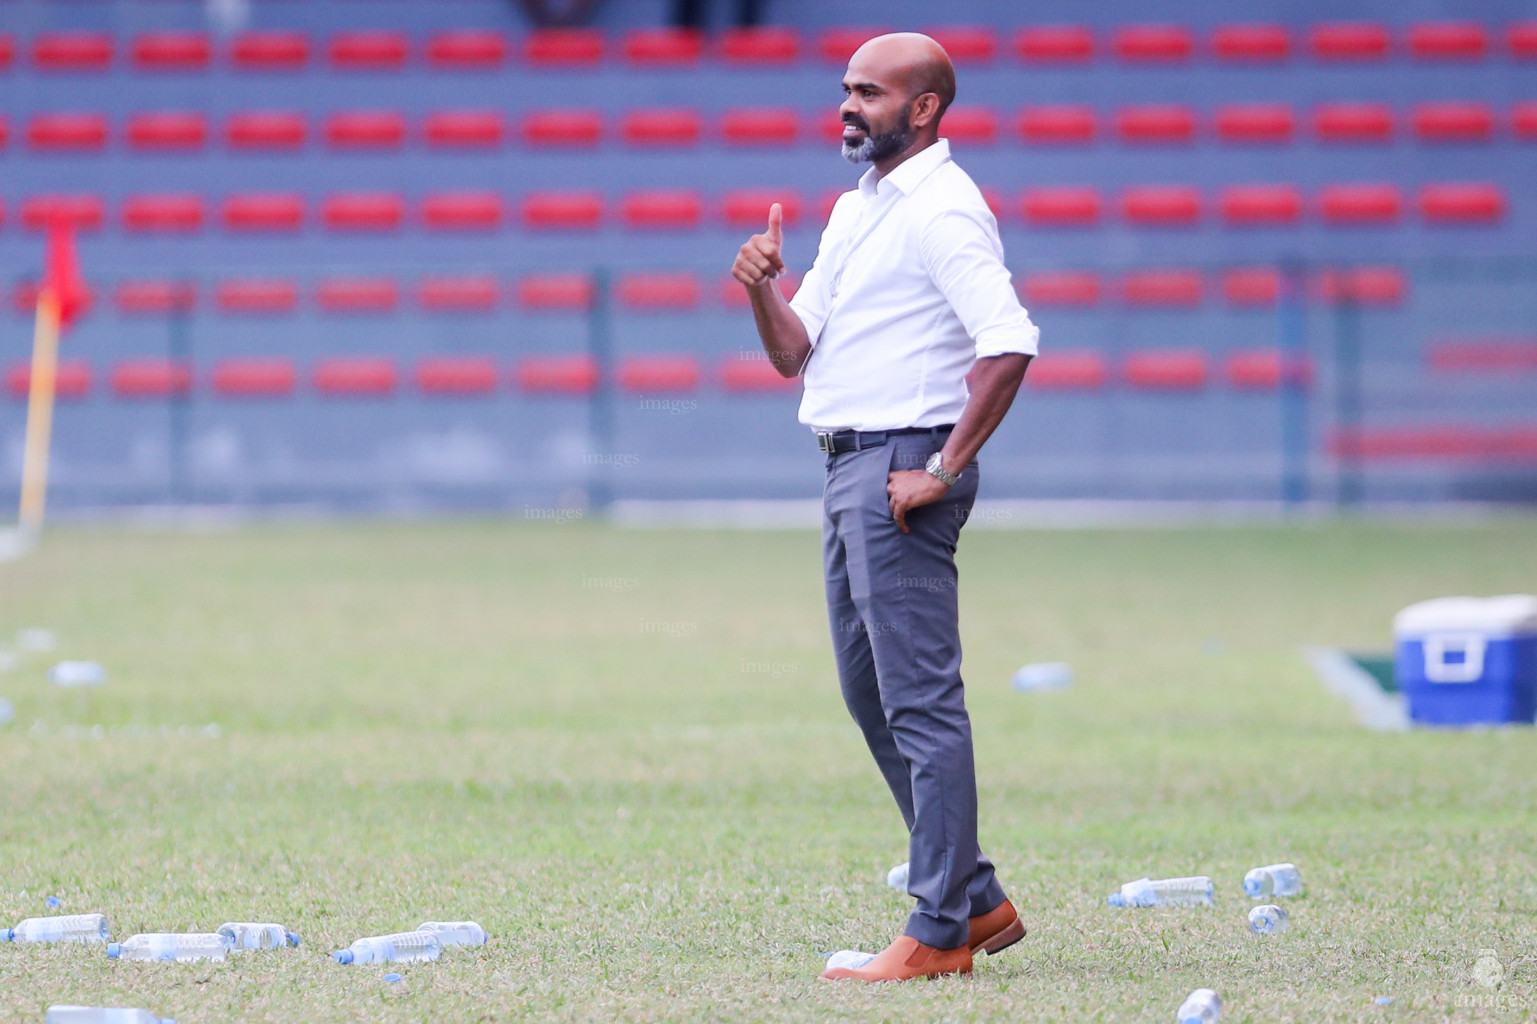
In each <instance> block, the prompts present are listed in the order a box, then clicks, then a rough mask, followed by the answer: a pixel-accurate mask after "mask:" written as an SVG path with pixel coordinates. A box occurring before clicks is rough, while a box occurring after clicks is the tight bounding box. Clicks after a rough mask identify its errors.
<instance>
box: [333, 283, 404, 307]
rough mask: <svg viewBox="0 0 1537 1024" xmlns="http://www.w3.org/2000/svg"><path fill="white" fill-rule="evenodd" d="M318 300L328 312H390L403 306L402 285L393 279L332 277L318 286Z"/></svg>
mask: <svg viewBox="0 0 1537 1024" xmlns="http://www.w3.org/2000/svg"><path fill="white" fill-rule="evenodd" d="M315 301H316V302H317V303H318V304H319V306H320V308H321V309H322V310H324V311H325V312H327V313H390V312H393V311H394V310H395V308H396V307H397V306H398V305H399V304H400V286H399V285H397V284H396V283H395V280H394V278H390V277H332V278H326V279H323V280H322V281H321V282H320V283H319V284H318V285H316V287H315Z"/></svg>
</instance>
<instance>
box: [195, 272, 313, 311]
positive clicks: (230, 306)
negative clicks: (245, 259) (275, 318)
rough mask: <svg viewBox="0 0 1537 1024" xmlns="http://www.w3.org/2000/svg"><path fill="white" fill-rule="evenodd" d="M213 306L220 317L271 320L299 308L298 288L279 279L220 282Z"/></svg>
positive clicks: (238, 279)
mask: <svg viewBox="0 0 1537 1024" xmlns="http://www.w3.org/2000/svg"><path fill="white" fill-rule="evenodd" d="M214 305H215V306H217V307H218V309H219V311H220V312H222V313H239V314H247V315H261V316H272V315H278V314H283V313H292V312H293V311H294V310H296V309H298V308H299V286H298V285H297V284H295V283H294V282H293V281H289V280H284V279H281V278H235V279H233V280H229V281H220V282H219V284H218V286H217V287H216V288H215V289H214Z"/></svg>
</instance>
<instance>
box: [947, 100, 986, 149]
mask: <svg viewBox="0 0 1537 1024" xmlns="http://www.w3.org/2000/svg"><path fill="white" fill-rule="evenodd" d="M940 134H941V135H943V136H944V137H945V138H947V139H949V140H950V141H951V142H958V143H961V144H963V145H973V146H991V145H992V144H993V143H995V142H997V141H998V112H997V111H996V110H993V109H992V108H990V107H968V106H960V107H951V108H950V109H949V110H948V111H946V112H945V117H944V121H943V123H942V124H941V126H940Z"/></svg>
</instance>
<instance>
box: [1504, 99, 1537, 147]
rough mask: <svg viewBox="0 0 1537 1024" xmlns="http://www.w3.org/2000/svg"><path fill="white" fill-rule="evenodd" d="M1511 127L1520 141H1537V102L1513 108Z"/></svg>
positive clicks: (1518, 104)
mask: <svg viewBox="0 0 1537 1024" xmlns="http://www.w3.org/2000/svg"><path fill="white" fill-rule="evenodd" d="M1510 127H1511V131H1513V132H1515V135H1516V138H1518V139H1537V102H1530V103H1517V104H1516V105H1515V106H1514V107H1512V108H1511V111H1510Z"/></svg>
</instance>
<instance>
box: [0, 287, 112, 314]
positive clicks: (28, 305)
mask: <svg viewBox="0 0 1537 1024" xmlns="http://www.w3.org/2000/svg"><path fill="white" fill-rule="evenodd" d="M37 296H38V283H37V281H35V280H26V281H21V282H19V283H18V284H17V285H16V287H15V289H14V290H13V291H12V292H11V302H12V304H13V305H14V306H15V308H16V312H18V313H20V314H21V315H22V316H25V317H31V316H33V315H34V314H36V312H37ZM95 302H96V292H95V289H93V288H92V287H91V285H90V283H89V282H87V283H86V287H85V301H84V302H83V303H82V304H81V307H80V314H81V315H82V316H83V315H85V314H86V313H89V312H90V311H91V309H92V307H93V306H94V305H95Z"/></svg>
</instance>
